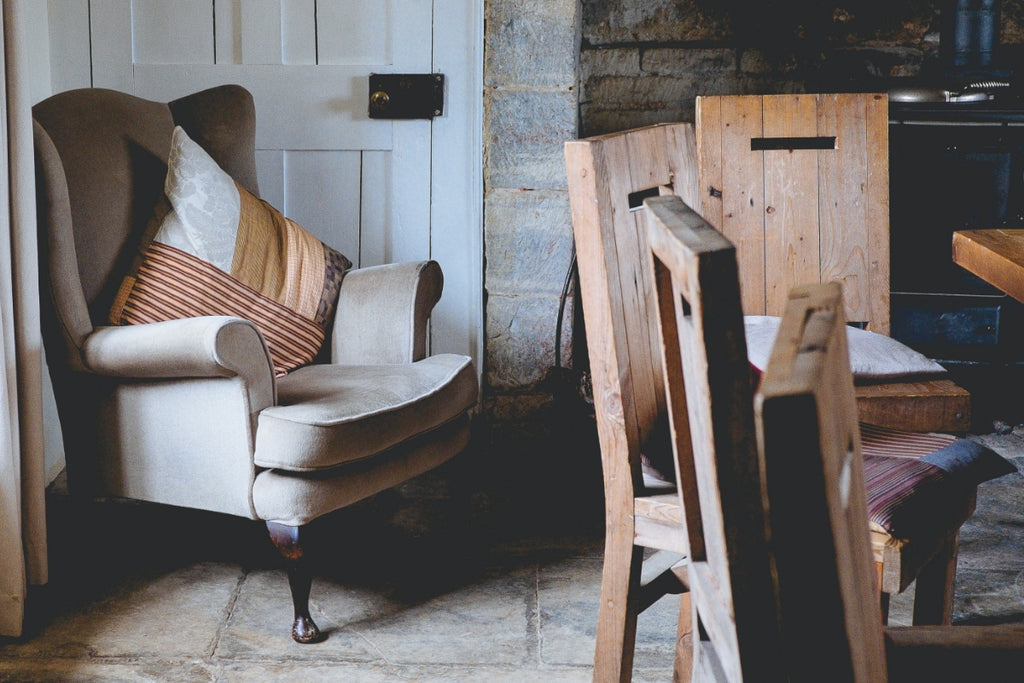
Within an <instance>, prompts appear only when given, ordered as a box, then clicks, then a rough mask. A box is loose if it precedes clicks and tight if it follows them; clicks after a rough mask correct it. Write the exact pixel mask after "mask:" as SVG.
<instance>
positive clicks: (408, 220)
mask: <svg viewBox="0 0 1024 683" xmlns="http://www.w3.org/2000/svg"><path fill="white" fill-rule="evenodd" d="M430 125H431V124H430V121H427V120H414V121H396V122H395V125H394V127H393V128H392V141H393V148H392V153H391V160H390V172H389V179H388V182H389V183H390V188H391V193H392V213H391V219H392V220H391V222H390V224H389V225H388V226H387V231H388V233H387V239H388V241H389V243H390V245H391V247H390V254H389V257H390V258H389V260H390V261H419V260H421V259H428V258H431V257H432V254H431V250H430V213H429V211H428V212H424V211H423V208H424V207H429V206H430V201H431V196H430ZM438 201H443V198H442V197H438ZM445 266H447V267H449V268H451V269H453V270H454V269H457V268H459V267H460V264H458V263H447V264H446V263H441V268H442V270H443V269H444V268H445Z"/></svg>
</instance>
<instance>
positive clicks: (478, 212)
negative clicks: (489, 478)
mask: <svg viewBox="0 0 1024 683" xmlns="http://www.w3.org/2000/svg"><path fill="white" fill-rule="evenodd" d="M483 11H484V9H483V3H479V2H468V3H462V7H461V8H460V7H458V6H457V5H455V4H450V5H448V6H447V7H446V8H445V9H444V10H443V11H438V12H436V13H435V16H434V17H433V21H432V22H431V24H432V26H433V29H432V31H431V33H432V40H431V44H432V46H431V50H430V60H431V71H433V72H435V73H443V74H444V75H445V94H444V95H445V103H444V110H445V111H444V116H441V117H439V118H436V119H434V121H433V123H432V124H431V150H430V165H431V168H432V171H431V180H430V184H431V194H432V196H434V197H438V198H439V199H438V200H437V201H434V202H432V204H431V207H430V254H431V257H432V258H435V259H437V261H438V262H439V263H444V264H447V268H446V269H445V271H444V277H445V291H444V296H443V297H441V301H440V302H438V305H437V306H436V307H435V308H434V313H433V316H432V317H431V324H430V328H431V349H432V350H433V351H434V352H435V353H439V352H450V353H461V354H465V355H468V356H472V357H473V358H477V359H479V358H481V357H482V354H483V334H481V328H482V321H483V319H484V316H483V310H482V306H483V297H482V292H483V291H484V286H483V268H482V267H480V265H479V264H480V263H481V256H482V254H483V253H484V248H483V231H482V230H480V227H479V226H481V225H483V209H482V206H481V204H482V202H480V201H479V199H478V198H479V197H480V196H482V192H483V189H482V188H483V173H482V171H481V168H480V163H481V162H480V155H479V154H466V147H465V146H466V145H469V146H470V149H481V148H482V146H481V142H480V139H479V137H478V136H479V135H480V132H481V131H482V129H483V125H482V123H481V121H482V118H481V117H482V114H481V111H482V106H483V100H482V98H481V97H480V85H479V84H481V83H482V82H483V57H482V55H481V54H480V53H479V52H478V51H477V50H478V49H479V46H482V45H483V36H482V30H483V24H484V22H483ZM453 36H459V38H460V39H458V40H455V39H453ZM399 39H400V40H402V41H404V42H415V41H416V39H410V38H406V37H404V34H401V35H400V36H399ZM421 42H422V41H421ZM474 46H477V47H474ZM467 50H468V51H467ZM474 55H475V56H474ZM566 339H568V337H566ZM477 367H478V368H479V367H481V364H480V363H479V362H478V363H477Z"/></svg>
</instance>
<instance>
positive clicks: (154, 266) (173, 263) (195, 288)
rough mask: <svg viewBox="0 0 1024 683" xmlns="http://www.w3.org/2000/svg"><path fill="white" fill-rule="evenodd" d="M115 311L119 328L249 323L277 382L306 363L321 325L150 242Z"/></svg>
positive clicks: (316, 345)
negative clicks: (207, 319) (201, 321)
mask: <svg viewBox="0 0 1024 683" xmlns="http://www.w3.org/2000/svg"><path fill="white" fill-rule="evenodd" d="M126 282H130V284H129V285H128V286H126V287H122V292H123V293H124V294H125V296H124V300H123V302H122V303H121V305H120V306H119V310H120V317H119V319H118V321H117V323H118V324H120V325H138V324H141V323H152V322H159V321H162V320H174V319H177V318H194V317H198V316H203V315H230V316H236V317H239V318H245V319H246V320H251V321H252V322H253V323H254V324H255V325H256V327H258V328H259V330H260V332H261V333H262V334H263V337H264V339H265V340H266V342H267V348H268V349H269V350H270V357H271V359H272V360H273V362H274V371H275V373H276V374H277V375H278V376H280V375H283V374H285V373H286V372H287V371H288V370H290V369H293V368H295V367H298V366H299V365H303V364H305V363H308V362H309V361H310V360H311V359H312V358H313V357H314V356H316V354H317V352H318V351H319V350H320V346H321V345H322V344H323V342H324V327H323V325H321V324H319V323H317V322H315V321H313V320H310V319H308V318H305V317H303V316H301V315H299V314H298V313H296V312H294V311H293V310H292V309H290V308H289V307H287V306H285V305H283V304H280V303H278V302H277V301H274V300H273V299H271V298H270V297H267V296H264V295H263V294H261V293H260V292H258V291H256V290H255V289H253V288H252V287H249V286H248V285H245V284H243V283H241V282H239V281H238V280H236V279H235V278H233V277H231V276H230V275H228V274H227V273H225V272H224V271H222V270H220V269H219V268H216V267H215V266H212V265H210V264H209V263H207V262H206V261H203V260H202V259H199V258H196V257H195V256H192V255H191V254H187V253H185V252H184V251H181V250H180V249H176V248H174V247H172V246H169V245H166V244H161V243H160V242H151V243H150V244H149V246H148V247H146V249H145V250H144V251H143V260H142V264H141V265H140V267H139V269H138V271H137V272H136V273H135V275H134V276H129V278H126Z"/></svg>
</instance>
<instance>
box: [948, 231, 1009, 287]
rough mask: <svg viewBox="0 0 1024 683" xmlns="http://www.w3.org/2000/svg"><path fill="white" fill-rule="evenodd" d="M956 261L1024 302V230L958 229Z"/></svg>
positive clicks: (955, 245)
mask: <svg viewBox="0 0 1024 683" xmlns="http://www.w3.org/2000/svg"><path fill="white" fill-rule="evenodd" d="M953 262H954V263H957V264H959V265H961V266H963V267H964V268H966V269H967V270H969V271H970V272H972V273H974V274H975V275H977V276H978V277H980V278H981V279H982V280H984V281H986V282H988V283H990V284H992V285H993V286H995V287H998V288H999V289H1001V290H1003V291H1004V292H1006V293H1007V294H1009V295H1010V296H1012V297H1013V298H1014V299H1016V300H1017V301H1024V230H957V231H956V232H954V233H953Z"/></svg>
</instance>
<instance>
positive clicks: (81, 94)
mask: <svg viewBox="0 0 1024 683" xmlns="http://www.w3.org/2000/svg"><path fill="white" fill-rule="evenodd" d="M32 114H33V118H34V119H35V123H36V126H35V139H36V158H37V194H38V197H39V205H40V211H39V223H40V244H41V245H42V247H43V248H42V250H41V252H42V253H41V258H42V259H43V263H42V268H41V271H42V273H43V287H44V292H43V298H44V300H45V301H46V303H47V304H50V305H52V310H51V311H48V313H49V315H48V316H46V317H48V318H49V319H50V320H49V321H47V322H49V323H50V324H51V325H54V326H55V327H56V328H57V329H58V330H59V331H60V333H61V334H63V336H64V339H65V343H66V346H67V348H66V352H67V354H65V353H60V354H56V356H55V355H54V351H53V350H52V349H51V351H50V357H51V358H50V360H51V362H57V363H59V362H60V361H61V357H62V356H65V355H69V356H70V357H69V358H68V362H69V363H70V365H71V366H72V367H74V366H75V365H77V363H78V361H79V359H78V358H77V350H78V348H79V347H80V345H81V342H82V340H83V339H84V338H85V336H86V335H88V334H89V333H90V332H91V331H92V329H93V327H95V326H97V325H102V324H106V319H107V314H108V312H109V309H110V304H111V302H112V301H113V297H114V294H115V293H116V291H117V288H118V286H119V285H120V282H121V278H122V277H123V275H124V273H126V272H127V271H128V268H129V266H130V264H131V261H132V259H133V258H134V256H135V253H136V249H137V247H138V245H139V242H140V240H141V238H142V236H143V234H144V232H145V229H146V224H147V222H148V221H149V219H150V218H151V216H152V215H153V210H154V208H155V207H156V204H157V201H158V199H159V198H160V196H161V193H162V192H163V183H164V178H165V176H166V174H167V156H168V153H169V150H170V142H171V133H172V132H173V130H174V126H175V125H180V126H182V127H183V128H184V129H185V131H186V132H187V133H188V135H189V136H190V137H192V139H193V140H195V141H196V142H198V143H199V144H200V145H202V146H203V147H204V148H205V149H206V150H207V151H208V152H209V153H210V155H211V156H212V157H213V158H214V159H215V160H216V161H217V162H218V163H219V164H220V165H221V167H222V168H224V169H225V170H226V171H227V172H228V173H229V174H230V175H232V176H233V177H234V178H235V179H236V180H237V181H238V182H239V183H241V184H242V185H244V186H245V187H246V188H247V189H249V190H251V191H253V192H256V193H257V194H258V186H257V181H256V156H255V109H254V106H253V101H252V96H251V95H250V94H249V93H248V91H246V90H245V89H243V88H241V87H240V86H232V85H226V86H219V87H216V88H211V89H209V90H205V91H202V92H199V93H196V94H193V95H189V96H187V97H183V98H181V99H178V100H175V101H173V102H170V103H169V104H168V103H160V102H152V101H149V100H144V99H141V98H138V97H135V96H132V95H128V94H125V93H121V92H117V91H113V90H104V89H98V88H89V89H81V90H71V91H67V92H62V93H58V94H56V95H54V96H52V97H50V98H48V99H46V100H43V101H42V102H40V103H38V104H37V105H35V107H33V110H32ZM47 290H48V291H47Z"/></svg>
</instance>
